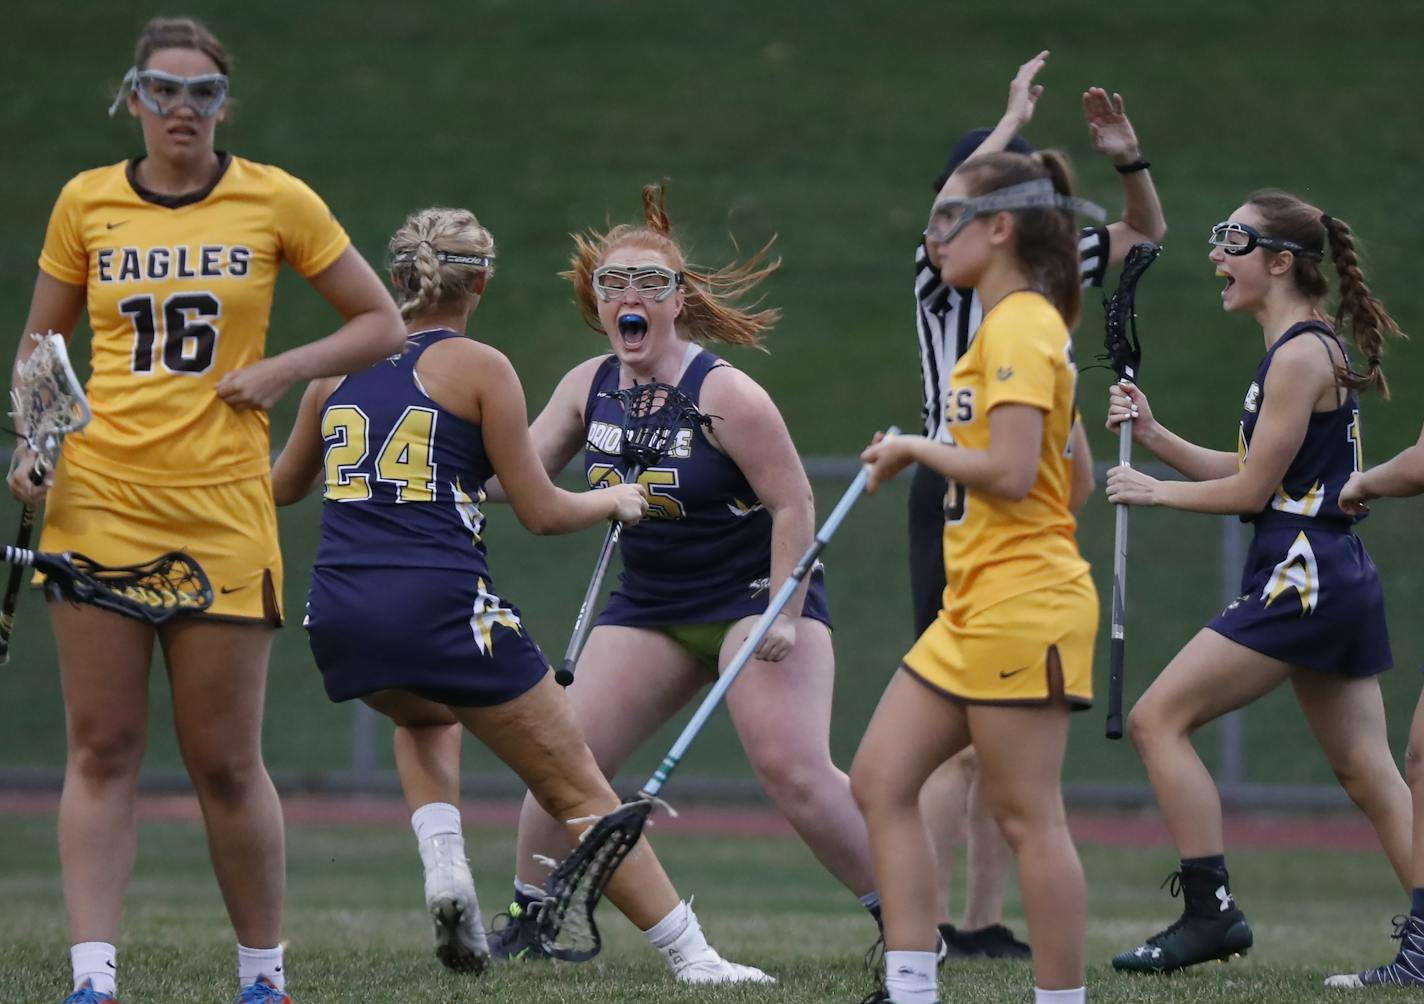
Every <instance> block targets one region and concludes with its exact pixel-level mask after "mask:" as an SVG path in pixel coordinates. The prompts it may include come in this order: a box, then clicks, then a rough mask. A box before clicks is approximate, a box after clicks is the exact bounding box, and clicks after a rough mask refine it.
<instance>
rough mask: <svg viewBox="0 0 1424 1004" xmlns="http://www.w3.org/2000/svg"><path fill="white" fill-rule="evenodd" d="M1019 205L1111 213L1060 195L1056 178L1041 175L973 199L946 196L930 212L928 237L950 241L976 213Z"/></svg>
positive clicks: (1100, 217)
mask: <svg viewBox="0 0 1424 1004" xmlns="http://www.w3.org/2000/svg"><path fill="white" fill-rule="evenodd" d="M1016 209H1061V210H1065V211H1067V212H1070V213H1077V214H1078V215H1079V216H1086V217H1088V218H1090V219H1093V220H1097V221H1098V222H1100V223H1101V222H1102V221H1103V220H1105V219H1107V216H1108V214H1107V211H1106V210H1104V209H1103V207H1102V206H1099V205H1097V204H1096V203H1093V202H1089V201H1088V200H1087V199H1080V198H1077V197H1076V196H1072V195H1060V194H1059V193H1058V192H1057V191H1056V190H1055V189H1054V187H1053V182H1052V181H1050V180H1048V179H1047V178H1038V179H1036V180H1034V181H1025V182H1021V183H1019V184H1017V185H1010V186H1009V187H1008V188H1001V189H999V190H998V191H996V192H989V193H987V194H985V195H979V196H975V197H974V198H972V199H944V200H943V201H941V202H939V203H937V204H936V205H935V207H934V209H933V210H932V211H931V212H930V222H929V226H927V227H925V239H926V240H931V241H934V242H935V243H936V244H948V243H949V242H950V241H952V240H954V238H956V237H957V236H959V232H960V231H961V230H963V229H964V228H965V227H967V226H968V225H969V224H970V223H971V222H972V221H973V220H974V219H975V218H976V217H979V216H992V215H993V214H994V213H1002V212H1012V211H1013V210H1016Z"/></svg>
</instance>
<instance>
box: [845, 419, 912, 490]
mask: <svg viewBox="0 0 1424 1004" xmlns="http://www.w3.org/2000/svg"><path fill="white" fill-rule="evenodd" d="M924 438H925V437H924V436H891V437H889V438H888V439H887V438H886V436H885V433H883V432H877V433H876V434H875V438H873V439H872V440H871V441H870V445H869V446H867V447H866V448H865V449H864V450H863V451H862V452H861V454H860V461H861V463H863V464H869V465H870V480H869V481H868V482H866V485H865V490H866V491H867V492H868V493H870V494H872V495H873V494H875V490H876V489H877V488H879V487H880V486H881V484H882V483H884V482H886V481H889V480H890V479H891V478H893V477H894V476H895V475H897V474H899V473H900V472H901V471H903V470H904V469H905V468H906V467H908V466H909V465H910V462H911V461H912V460H914V459H915V443H916V441H918V440H923V439H924Z"/></svg>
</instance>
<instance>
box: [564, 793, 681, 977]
mask: <svg viewBox="0 0 1424 1004" xmlns="http://www.w3.org/2000/svg"><path fill="white" fill-rule="evenodd" d="M653 805H654V802H653V799H651V798H642V797H639V798H635V799H634V800H632V801H630V802H626V803H625V804H623V805H621V806H619V807H618V808H617V809H615V810H613V811H612V812H610V813H609V814H608V815H606V816H604V817H602V818H601V819H599V820H598V822H596V823H594V824H593V826H592V827H591V828H590V829H589V830H588V832H587V833H585V834H584V835H583V838H582V839H581V840H580V841H579V845H578V846H577V847H575V848H574V849H573V851H572V852H571V853H570V854H569V856H568V857H566V858H564V860H563V861H561V862H559V865H558V867H556V868H555V869H554V872H553V874H552V875H550V876H549V878H548V880H547V881H546V882H545V883H544V903H543V906H541V907H540V909H539V914H538V920H537V923H536V934H537V936H538V938H539V947H540V948H542V949H543V950H544V951H545V952H547V953H548V954H549V955H551V956H553V957H554V958H556V959H563V960H564V961H566V962H584V961H586V960H588V959H591V958H593V957H594V956H595V955H597V954H598V953H599V951H600V950H601V949H602V948H603V938H602V936H601V935H600V934H599V933H598V924H597V923H596V922H595V921H594V919H593V911H594V910H595V908H597V906H598V903H599V901H600V900H601V899H602V898H603V891H604V889H606V888H607V887H608V883H609V881H611V880H612V878H613V873H614V872H615V871H617V870H618V866H619V865H620V864H622V863H623V859H624V858H626V857H627V856H628V854H629V852H630V851H632V850H633V848H634V847H635V846H636V845H637V843H638V840H639V838H640V837H641V836H642V834H643V827H644V826H646V825H647V822H648V815H649V814H650V813H651V812H652V811H653Z"/></svg>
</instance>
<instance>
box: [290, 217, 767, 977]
mask: <svg viewBox="0 0 1424 1004" xmlns="http://www.w3.org/2000/svg"><path fill="white" fill-rule="evenodd" d="M390 250H391V261H392V265H391V271H392V283H393V285H394V286H395V289H396V292H397V295H398V296H399V298H400V299H401V301H402V306H401V312H402V315H403V316H404V317H405V319H406V325H407V329H408V332H409V336H408V338H407V340H406V344H405V349H404V351H403V352H402V353H400V354H399V355H396V356H392V357H390V358H388V359H386V360H384V361H382V362H379V363H377V364H376V365H375V366H373V367H371V368H370V369H367V370H364V371H362V372H359V373H355V374H352V375H351V376H349V377H347V378H345V379H344V380H336V379H330V380H322V381H317V382H316V383H313V384H312V385H311V386H310V387H308V389H307V392H306V394H305V395H304V396H303V398H302V403H301V407H300V410H299V412H298V415H297V421H296V424H295V426H294V428H293V430H292V435H291V438H290V440H289V441H288V443H287V446H286V449H284V450H283V452H282V455H281V456H280V457H279V458H278V460H277V462H276V464H275V466H274V470H273V492H274V494H275V496H276V499H277V501H278V503H279V504H286V503H290V502H294V501H296V500H298V499H300V498H301V497H302V496H304V495H306V494H307V492H308V491H310V490H311V489H312V488H313V487H315V485H316V484H317V483H320V484H321V485H322V497H323V508H322V525H321V541H320V544H319V546H318V550H317V558H316V562H315V565H314V566H313V568H312V585H311V591H310V593H309V594H308V599H307V617H306V622H305V623H306V629H307V633H308V635H309V637H310V641H311V648H312V654H313V655H314V656H315V658H316V663H317V666H318V668H319V669H320V670H321V673H322V678H323V681H324V682H325V684H326V691H327V694H328V695H329V696H330V697H331V699H332V700H336V701H342V700H347V699H349V698H360V699H361V700H363V701H365V702H366V703H367V704H369V705H370V706H371V707H373V708H375V709H376V710H377V711H380V712H381V713H383V714H385V715H387V716H388V717H390V718H391V719H392V720H393V721H395V722H396V724H397V725H398V726H399V728H400V733H399V734H400V737H401V738H398V740H397V762H398V766H400V768H401V778H402V781H403V782H404V784H405V787H406V794H407V797H408V799H409V801H410V802H411V804H412V807H413V808H414V809H415V811H414V812H413V814H412V818H411V825H412V827H413V828H414V829H415V831H416V835H417V838H418V839H419V843H420V854H421V859H422V862H423V864H424V867H425V897H426V905H427V907H428V908H429V910H430V912H431V915H432V918H433V920H434V924H435V937H436V954H437V955H438V956H439V957H440V959H441V961H442V962H444V963H445V964H446V965H447V966H449V967H450V968H453V969H457V970H463V971H479V970H481V969H483V968H484V966H485V964H486V963H487V962H488V960H489V948H488V943H487V940H486V937H485V933H484V930H483V928H482V925H481V922H480V916H479V906H478V903H477V900H476V897H475V887H474V880H473V878H472V877H471V875H470V870H469V864H468V862H467V861H466V858H465V852H464V841H463V837H462V835H461V830H460V816H459V809H458V808H457V807H456V804H455V803H456V802H457V801H458V776H459V775H458V770H459V762H458V750H459V746H458V733H456V734H455V736H453V737H452V736H451V729H452V727H453V728H458V726H459V725H463V726H464V727H466V728H468V729H469V730H470V731H471V732H473V733H474V734H475V735H476V736H477V737H478V738H479V739H480V740H481V741H483V742H484V743H485V744H486V745H487V746H489V747H490V749H492V750H493V751H494V752H495V753H496V754H497V755H498V756H500V757H501V758H502V759H503V760H504V761H505V762H506V763H508V764H509V766H510V767H511V768H513V769H514V771H515V773H517V774H518V775H519V776H520V778H521V779H522V780H523V781H524V782H525V783H526V784H528V785H529V789H530V791H532V792H533V793H534V797H535V798H537V799H538V802H539V804H540V805H541V806H543V807H544V808H545V809H546V810H547V811H549V812H550V813H552V814H553V815H554V816H555V817H556V818H558V819H560V820H569V819H577V818H580V817H586V816H589V815H598V814H602V813H605V812H608V811H609V810H611V809H612V808H614V806H616V805H617V802H618V800H617V798H616V797H615V796H614V794H613V791H612V789H611V788H610V787H609V786H608V782H607V781H606V780H605V779H604V777H603V775H602V774H601V773H600V772H599V770H598V765H597V764H596V763H595V761H594V758H593V755H592V753H590V751H589V749H588V746H587V745H586V744H585V743H584V740H583V735H582V733H581V731H580V729H579V726H578V723H577V721H576V720H575V719H574V716H573V713H572V711H571V710H570V708H569V704H568V701H567V700H565V699H564V696H563V693H562V691H561V690H560V688H559V686H558V685H557V684H556V683H554V681H553V678H552V676H551V675H550V674H549V673H548V664H547V662H546V661H545V659H544V656H543V655H542V654H541V652H540V651H539V648H538V646H536V645H535V644H534V642H533V640H532V639H530V637H529V635H528V633H527V632H526V630H525V628H524V625H523V623H522V622H521V620H520V616H519V611H518V610H517V609H516V608H515V607H514V606H513V605H511V604H509V603H507V602H505V601H504V600H503V599H501V598H500V597H499V595H498V594H497V592H496V591H495V586H494V579H493V578H492V576H491V574H490V568H489V563H488V561H487V560H486V554H485V545H484V539H483V535H484V518H483V516H482V515H481V514H480V503H481V502H482V501H484V491H483V486H484V483H485V481H486V480H488V479H489V478H490V477H491V476H492V475H494V474H496V473H498V474H500V475H501V480H502V483H503V487H504V491H505V492H506V494H507V495H508V497H509V500H510V501H511V502H512V503H513V506H514V510H515V513H516V515H518V517H519V519H520V521H521V522H522V523H524V524H525V525H526V526H527V527H529V528H530V529H532V530H534V531H536V532H538V533H566V532H570V531H573V530H578V529H582V528H584V527H588V526H592V525H594V524H597V523H600V522H603V521H605V520H609V519H619V520H623V521H625V522H626V523H633V522H636V521H637V520H638V519H640V518H641V517H642V516H643V515H644V513H645V512H646V510H647V501H646V499H645V497H644V493H643V490H642V489H641V487H639V486H637V485H617V486H610V487H608V488H605V489H602V490H599V491H592V492H585V493H582V494H575V493H571V492H565V491H562V490H560V489H558V488H556V487H554V485H553V484H552V483H551V482H550V481H549V478H548V475H547V474H546V473H545V472H544V469H543V467H542V466H541V465H540V464H539V462H538V459H537V457H536V456H535V453H534V449H533V445H532V443H531V440H530V436H529V429H528V426H527V424H526V419H525V405H524V394H523V391H522V389H521V388H520V385H519V378H518V377H517V376H516V375H515V373H514V370H513V368H512V367H511V366H510V365H509V361H508V360H507V359H506V358H505V357H504V356H503V355H502V354H501V353H499V352H498V351H496V350H495V349H493V348H491V347H490V346H488V345H484V344H482V343H480V342H478V341H475V340H474V339H472V338H467V337H465V329H466V326H467V324H468V323H469V318H470V314H471V313H472V312H473V311H474V309H475V308H476V306H477V305H478V304H479V300H480V297H481V295H482V294H483V293H484V291H485V286H486V283H487V282H488V280H489V277H490V275H491V273H492V271H493V267H494V239H493V238H492V237H491V236H490V234H489V231H487V230H486V229H485V228H484V227H482V226H480V224H479V222H478V221H477V220H476V219H475V217H474V216H473V215H472V214H471V213H469V212H468V211H465V210H457V209H429V210H424V211H422V212H418V213H415V214H412V215H411V216H410V217H409V218H408V219H407V220H406V222H405V225H404V226H402V227H401V229H400V230H399V231H398V232H397V233H396V235H395V237H394V238H392V240H391V248H390ZM402 744H404V745H402ZM432 749H433V750H436V751H437V752H438V751H440V750H444V751H446V752H448V751H449V750H451V749H453V750H454V751H455V753H456V757H455V760H454V762H453V763H451V764H448V765H446V766H445V767H444V768H443V769H441V770H437V771H424V772H422V771H421V770H419V769H418V766H419V764H418V763H416V764H415V765H414V766H412V759H413V758H414V759H416V760H418V759H419V757H418V754H420V753H421V752H422V751H423V752H430V750H432ZM578 831H579V828H578V827H574V828H572V829H571V830H570V832H571V833H573V834H577V833H578ZM630 869H631V871H630ZM615 887H616V888H615ZM609 896H610V898H612V899H613V901H614V903H615V904H616V905H618V907H619V908H620V909H621V910H622V911H623V912H624V913H625V914H626V915H627V916H628V918H629V919H630V920H632V921H633V922H634V923H636V924H637V925H638V927H639V928H640V929H642V930H643V931H644V932H646V933H647V935H648V937H649V940H650V941H652V942H653V944H654V945H655V946H656V947H657V948H658V949H659V950H660V951H661V952H662V953H663V955H664V956H665V957H666V958H667V960H668V962H669V964H670V966H671V967H672V969H673V970H674V972H675V974H676V976H677V978H678V979H679V980H681V981H683V982H695V983H701V982H731V981H744V980H753V981H764V980H766V979H768V977H766V975H765V974H764V973H762V972H761V971H760V970H757V969H753V968H751V967H748V966H738V965H736V964H735V963H730V962H727V961H726V960H724V959H722V958H721V957H720V956H718V955H717V953H716V952H714V951H713V950H712V949H711V948H710V947H709V946H708V944H707V942H706V939H705V938H704V937H703V935H702V932H701V928H700V927H699V925H698V923H697V919H696V917H695V916H694V915H693V914H692V911H691V910H690V909H689V908H688V906H687V905H686V904H685V903H683V902H681V901H680V900H679V899H678V897H677V893H676V891H675V890H674V889H673V887H672V884H671V883H670V882H669V881H668V878H667V876H666V875H665V874H664V873H663V871H662V866H661V865H660V864H659V863H658V861H657V858H656V857H654V856H653V854H652V853H651V850H648V851H647V852H646V853H639V852H637V851H635V852H634V853H632V854H630V855H629V857H628V859H627V860H626V861H625V863H624V864H623V866H622V867H621V868H620V869H619V871H618V874H617V876H615V878H614V882H613V885H612V886H610V887H609Z"/></svg>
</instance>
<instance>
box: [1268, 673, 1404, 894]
mask: <svg viewBox="0 0 1424 1004" xmlns="http://www.w3.org/2000/svg"><path fill="white" fill-rule="evenodd" d="M1291 685H1292V686H1293V687H1294V688H1295V697H1296V701H1298V702H1299V704H1300V709H1301V711H1303V712H1305V719H1306V721H1307V722H1309V723H1310V730H1311V732H1312V733H1314V735H1315V738H1316V740H1317V741H1318V742H1319V743H1320V747H1321V749H1323V750H1324V751H1325V757H1326V759H1328V760H1329V761H1330V767H1331V769H1333V770H1334V771H1335V776H1336V777H1337V778H1338V779H1339V781H1340V786H1341V787H1342V788H1344V789H1345V793H1346V794H1348V795H1349V796H1350V798H1351V799H1352V800H1353V801H1354V803H1355V804H1356V805H1358V806H1359V807H1360V809H1361V811H1363V812H1364V814H1365V815H1366V816H1367V817H1368V818H1369V820H1370V823H1371V825H1373V826H1374V828H1375V833H1377V834H1378V835H1379V839H1380V844H1381V845H1382V846H1383V847H1384V852H1385V855H1386V856H1387V857H1388V858H1389V862H1390V864H1391V865H1393V866H1394V871H1395V874H1396V875H1398V876H1399V881H1400V883H1401V884H1402V885H1403V886H1404V888H1405V890H1406V891H1407V890H1408V889H1409V888H1410V886H1411V882H1410V854H1411V851H1410V846H1411V836H1412V834H1413V829H1414V827H1413V822H1412V803H1411V796H1410V788H1409V785H1407V784H1405V782H1404V779H1403V778H1402V777H1400V775H1399V768H1398V767H1397V766H1395V763H1394V755H1393V754H1392V753H1391V752H1390V749H1389V736H1388V734H1387V732H1386V728H1385V718H1384V699H1383V698H1382V697H1381V696H1380V688H1379V678H1378V677H1374V676H1371V677H1368V678H1366V679H1363V680H1352V679H1349V678H1348V677H1341V676H1335V675H1333V674H1329V673H1315V672H1311V671H1310V670H1299V671H1297V672H1296V674H1295V675H1294V676H1293V677H1291ZM1410 738H1411V741H1412V739H1413V730H1411V732H1410Z"/></svg>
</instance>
